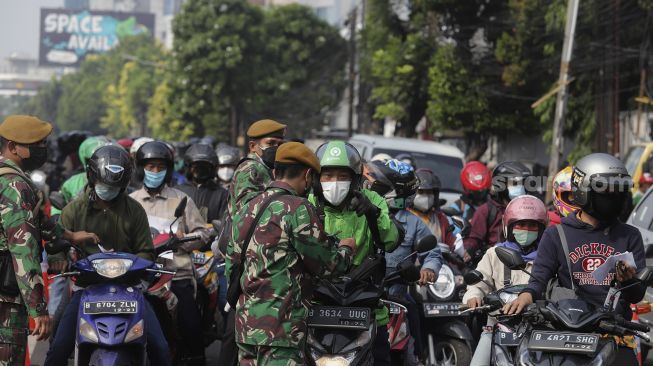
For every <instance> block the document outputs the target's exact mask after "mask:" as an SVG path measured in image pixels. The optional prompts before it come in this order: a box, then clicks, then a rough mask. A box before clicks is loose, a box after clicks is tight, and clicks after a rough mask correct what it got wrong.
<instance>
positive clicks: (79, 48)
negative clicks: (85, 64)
mask: <svg viewBox="0 0 653 366" xmlns="http://www.w3.org/2000/svg"><path fill="white" fill-rule="evenodd" d="M40 24H41V25H40V28H41V34H40V37H39V40H40V41H39V64H40V65H42V66H78V65H79V64H80V62H82V60H84V58H85V57H86V55H89V54H93V53H102V52H106V51H108V50H110V49H111V48H113V47H115V46H116V45H117V44H118V41H119V40H120V38H121V37H124V36H128V35H135V34H142V33H148V34H151V35H153V34H154V14H149V13H119V12H113V11H94V10H91V11H89V10H70V9H41V23H40Z"/></svg>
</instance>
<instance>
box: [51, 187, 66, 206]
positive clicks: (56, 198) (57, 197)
mask: <svg viewBox="0 0 653 366" xmlns="http://www.w3.org/2000/svg"><path fill="white" fill-rule="evenodd" d="M50 203H51V204H52V206H53V207H54V208H56V209H58V210H63V208H64V207H66V199H65V198H63V195H62V194H61V192H59V191H54V192H50Z"/></svg>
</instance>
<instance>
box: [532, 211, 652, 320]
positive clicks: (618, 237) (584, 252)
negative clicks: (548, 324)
mask: <svg viewBox="0 0 653 366" xmlns="http://www.w3.org/2000/svg"><path fill="white" fill-rule="evenodd" d="M561 225H562V228H563V229H564V232H565V236H566V237H567V244H568V246H569V263H570V264H571V274H572V277H573V281H574V284H575V286H576V288H577V292H576V293H577V295H578V296H579V297H581V298H583V299H587V300H588V301H590V302H591V303H593V304H594V305H597V306H602V305H603V302H604V301H605V297H606V295H607V293H608V290H609V288H610V283H611V282H612V280H613V279H614V277H615V274H616V273H615V269H612V271H611V272H610V273H609V274H608V276H607V277H606V278H605V280H603V281H602V282H598V281H596V280H595V279H594V277H592V272H593V271H594V270H595V269H597V268H598V267H599V266H600V265H601V264H603V263H604V262H605V260H606V259H607V258H608V257H610V256H612V255H617V254H620V253H624V252H627V251H629V252H631V253H633V257H634V258H635V264H636V265H637V271H639V270H641V269H643V268H644V267H645V266H646V257H645V254H644V244H643V242H642V236H641V234H640V233H639V231H638V230H637V229H636V228H634V227H633V226H630V225H626V224H623V223H620V222H615V223H612V224H610V225H607V224H601V225H599V226H597V227H594V226H591V225H589V224H586V223H584V222H582V221H580V220H579V219H578V218H577V217H576V215H575V214H573V215H569V216H567V217H565V218H563V219H562V223H561ZM532 273H533V278H531V280H530V281H529V283H528V287H527V288H526V290H524V291H525V292H529V293H531V295H533V299H535V300H537V299H540V298H542V297H543V296H542V294H543V292H544V291H545V290H546V287H547V284H548V282H549V280H551V279H553V278H554V277H555V276H556V275H557V276H558V282H559V284H560V285H561V286H562V287H566V288H572V286H571V282H570V277H569V269H568V268H567V260H566V259H565V254H564V250H563V249H562V244H561V241H560V236H559V235H558V231H557V229H556V228H555V227H549V228H547V229H546V231H545V232H544V234H543V235H542V240H540V244H539V246H538V254H537V258H536V259H535V263H534V266H533V272H532ZM635 281H636V280H631V281H627V282H625V283H623V284H622V285H623V286H625V285H628V284H631V283H633V282H635ZM645 291H646V287H645V286H643V285H639V284H638V285H635V286H632V287H630V288H629V289H626V290H624V291H623V292H622V294H621V299H620V305H619V306H618V307H617V311H618V312H620V313H622V314H623V315H624V316H625V317H628V316H630V309H629V306H628V304H630V303H637V302H639V301H641V300H642V298H643V297H644V292H645Z"/></svg>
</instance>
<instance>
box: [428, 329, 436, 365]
mask: <svg viewBox="0 0 653 366" xmlns="http://www.w3.org/2000/svg"><path fill="white" fill-rule="evenodd" d="M428 342H429V360H430V361H431V365H435V342H434V341H433V335H432V334H429V337H428Z"/></svg>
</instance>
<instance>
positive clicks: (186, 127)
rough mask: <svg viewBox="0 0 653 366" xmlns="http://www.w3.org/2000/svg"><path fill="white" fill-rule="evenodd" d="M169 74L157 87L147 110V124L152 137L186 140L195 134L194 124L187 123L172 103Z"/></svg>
mask: <svg viewBox="0 0 653 366" xmlns="http://www.w3.org/2000/svg"><path fill="white" fill-rule="evenodd" d="M171 92H172V89H171V88H170V80H169V76H168V77H167V78H166V79H165V80H163V81H162V82H161V84H159V86H157V87H156V90H155V91H154V95H153V96H152V99H151V101H150V107H149V110H148V112H147V125H148V127H149V129H150V131H152V137H154V138H157V139H162V140H167V141H185V140H187V139H188V138H189V137H191V136H192V135H193V125H192V124H190V123H185V122H184V121H182V120H181V119H180V118H179V116H178V115H177V111H175V110H174V108H173V106H172V104H171V103H170V94H171Z"/></svg>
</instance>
